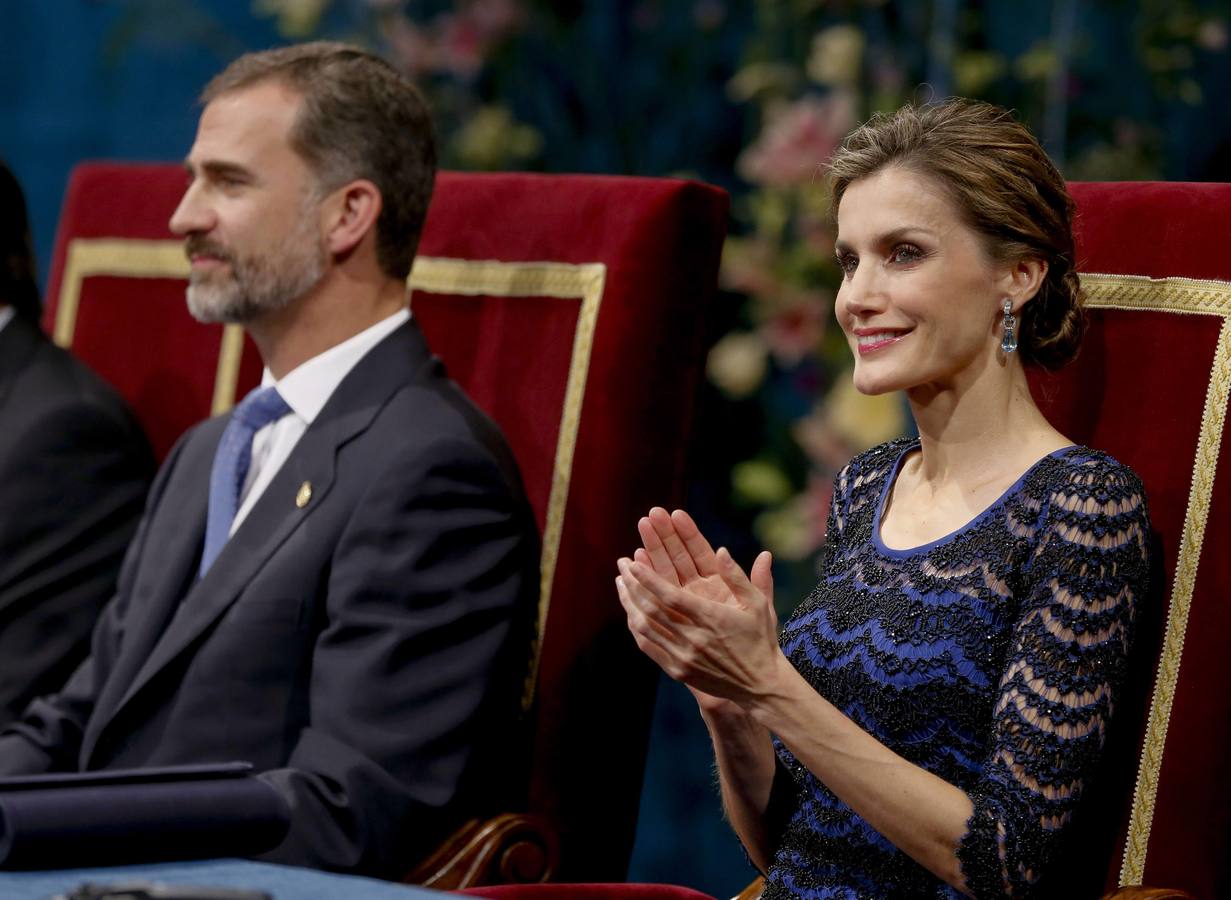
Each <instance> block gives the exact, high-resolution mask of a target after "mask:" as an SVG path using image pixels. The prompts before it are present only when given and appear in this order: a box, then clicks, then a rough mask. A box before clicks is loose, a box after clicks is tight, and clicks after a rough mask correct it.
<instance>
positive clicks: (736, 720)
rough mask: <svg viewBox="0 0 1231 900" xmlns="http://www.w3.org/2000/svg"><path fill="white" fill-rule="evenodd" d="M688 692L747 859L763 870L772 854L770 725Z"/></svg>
mask: <svg viewBox="0 0 1231 900" xmlns="http://www.w3.org/2000/svg"><path fill="white" fill-rule="evenodd" d="M693 693H694V694H697V695H698V696H697V701H698V704H699V705H700V707H701V718H702V719H703V720H704V722H705V727H706V728H708V729H709V733H710V740H712V741H713V743H714V762H715V763H716V764H717V767H718V786H719V790H720V791H721V792H722V808H723V810H725V812H726V814H727V819H728V821H730V823H731V827H732V828H734V829H735V833H736V835H738V836H739V839H740V842H741V843H743V845H744V849H745V850H746V851H747V853H748V858H749V859H750V860H752V864H753V865H754V866H756V867H757V868H758V869H760V870H761V871H762V872H767V871H769V866H770V863H771V862H772V860H773V858H774V829H773V823H771V821H770V819H769V801H770V795H771V793H772V791H773V786H774V776H775V773H776V771H777V765H778V764H777V757H776V755H775V754H774V747H773V744H772V743H771V742H770V737H769V731H768V730H767V729H766V728H765V727H764V726H763V725H761V724H759V723H758V722H757V721H756V720H755V719H753V718H752V717H751V716H749V715H748V714H747V713H746V712H744V710H742V709H741V708H740V707H739V706H738V705H736V704H734V703H730V702H729V701H726V700H722V699H719V698H716V697H711V696H710V695H708V694H705V695H703V694H701V692H699V691H695V690H694V691H693Z"/></svg>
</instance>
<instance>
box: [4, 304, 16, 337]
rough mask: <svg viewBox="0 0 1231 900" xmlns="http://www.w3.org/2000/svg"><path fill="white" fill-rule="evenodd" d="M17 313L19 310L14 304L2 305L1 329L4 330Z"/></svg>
mask: <svg viewBox="0 0 1231 900" xmlns="http://www.w3.org/2000/svg"><path fill="white" fill-rule="evenodd" d="M15 315H17V310H16V309H15V308H13V307H12V306H0V331H4V326H5V325H7V324H9V321H10V320H11V319H12V318H13V316H15Z"/></svg>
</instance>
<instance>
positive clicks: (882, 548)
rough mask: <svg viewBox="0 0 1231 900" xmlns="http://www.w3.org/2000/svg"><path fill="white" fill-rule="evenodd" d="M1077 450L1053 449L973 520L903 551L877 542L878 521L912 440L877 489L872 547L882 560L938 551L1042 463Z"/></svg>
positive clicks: (913, 447)
mask: <svg viewBox="0 0 1231 900" xmlns="http://www.w3.org/2000/svg"><path fill="white" fill-rule="evenodd" d="M1079 446H1080V445H1078V444H1066V445H1065V446H1063V447H1057V448H1056V449H1055V450H1053V451H1051V452H1050V453H1048V454H1046V455H1044V456H1040V457H1039V458H1038V459H1036V460H1035V461H1034V462H1032V463H1031V464H1030V465H1029V466H1027V467H1026V470H1025V471H1024V472H1022V474H1021V475H1019V476H1017V480H1016V481H1014V482H1013V483H1012V484H1011V485H1009V486H1008V487H1007V488H1005V489H1004V490H1003V491H1002V492H1001V494H1000V496H999V497H997V498H996V499H995V500H993V501H992V502H991V503H989V504H988V505H987V506H985V507H984V508H983V509H982V510H980V511H979V512H977V513H975V514H974V516H973V517H972V518H971V519H970V520H969V521H968V522H966V523H965V524H964V525H961V526H960V527H958V528H955V529H953V530H952V531H950V532H949V533H947V534H942V535H941V536H940V537H938V538H936V539H934V540H931V541H928V542H927V543H926V544H918V545H917V546H914V547H904V548H897V547H890V546H888V545H887V544H885V542H884V541H883V540H882V539H881V521H882V520H883V519H884V517H885V503H886V502H887V501H888V498H889V491H890V490H891V489H892V488H893V486H894V484H896V483H897V480H898V475H899V474H900V473H901V471H902V463H903V461H904V460H905V459H906V454H908V453H910V452H911V451H913V450H916V449H918V447H919V439H918V438H916V439H915V440H913V441H910V442H909V443H908V444H907V445H906V446H905V447H903V448H902V450H901V452H899V453H898V458H897V459H896V460H894V463H893V469H892V471H890V473H889V477H888V478H886V479H885V483H884V484H883V485H881V491H880V498H879V499H878V500H877V503H876V518H875V519H874V520H873V522H872V544H873V546H875V547H876V549H877V550H878V551H879V552H880V553H882V554H884V555H886V556H914V555H915V554H917V553H923V552H925V551H928V550H931V549H933V548H935V547H939V546H940V545H941V544H945V543H948V542H949V541H951V540H953V539H954V538H956V537H958V536H959V535H961V534H963V533H965V532H967V531H969V530H970V529H971V528H973V527H974V526H975V525H977V524H978V523H979V522H980V521H982V520H983V519H984V518H985V517H986V516H987V515H988V514H989V513H991V512H992V511H993V510H995V509H997V508H998V507H1000V506H1002V505H1003V504H1004V502H1005V500H1007V499H1008V498H1009V497H1011V496H1012V495H1013V494H1015V493H1016V492H1017V491H1018V490H1020V489H1021V486H1022V483H1023V482H1024V481H1025V480H1026V479H1027V478H1028V477H1030V475H1031V473H1033V472H1034V470H1035V469H1037V468H1038V467H1039V466H1041V465H1042V464H1043V463H1044V462H1046V461H1047V460H1049V459H1053V458H1055V457H1057V456H1059V455H1060V454H1062V453H1068V452H1069V451H1070V450H1076V449H1078V447H1079Z"/></svg>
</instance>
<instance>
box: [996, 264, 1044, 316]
mask: <svg viewBox="0 0 1231 900" xmlns="http://www.w3.org/2000/svg"><path fill="white" fill-rule="evenodd" d="M1046 277H1047V260H1045V259H1041V258H1040V257H1037V256H1027V257H1023V258H1022V259H1019V260H1017V261H1016V262H1013V263H1010V264H1009V265H1008V266H1007V267H1006V268H1005V272H1004V290H1003V296H1005V297H1008V298H1009V300H1010V301H1012V303H1013V312H1014V313H1020V312H1021V310H1022V307H1023V306H1025V305H1026V304H1027V303H1028V302H1029V301H1030V300H1031V299H1033V298H1034V295H1035V294H1037V293H1038V292H1039V288H1041V287H1042V286H1043V279H1045V278H1046Z"/></svg>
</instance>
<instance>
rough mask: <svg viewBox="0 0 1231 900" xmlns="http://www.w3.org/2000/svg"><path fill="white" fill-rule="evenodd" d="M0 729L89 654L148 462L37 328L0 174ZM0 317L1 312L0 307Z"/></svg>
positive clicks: (106, 398)
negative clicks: (2, 317) (0, 317)
mask: <svg viewBox="0 0 1231 900" xmlns="http://www.w3.org/2000/svg"><path fill="white" fill-rule="evenodd" d="M0 219H2V221H0V254H2V263H3V264H2V265H0V303H4V304H8V305H11V306H12V307H13V308H14V309H15V310H16V313H17V314H16V315H15V316H14V317H13V319H12V320H11V321H10V322H9V323H8V324H7V325H6V326H4V327H3V328H0V722H7V721H9V720H11V719H13V718H15V717H16V716H18V715H19V714H20V713H21V711H22V710H23V709H24V708H25V706H26V704H27V703H28V702H29V701H30V700H31V699H33V698H34V697H36V696H38V695H40V694H45V693H48V692H50V691H54V690H56V689H58V688H59V687H60V686H61V685H62V684H63V683H64V680H65V679H66V678H67V677H68V675H69V673H71V672H72V671H73V669H74V668H75V667H76V666H77V664H78V663H79V662H81V660H82V659H83V658H84V657H85V655H86V653H87V651H88V650H89V639H90V631H91V629H92V628H93V627H94V622H95V619H97V617H98V614H99V611H100V610H101V609H102V607H103V604H104V603H105V602H106V601H107V600H108V599H109V598H110V596H111V593H112V591H113V590H114V588H115V582H116V577H117V575H118V573H119V570H120V563H121V562H122V561H123V557H124V550H125V548H126V547H127V546H128V542H129V540H130V539H131V538H132V536H133V533H134V532H135V531H136V528H137V522H138V520H139V519H140V517H141V508H142V503H143V501H144V499H145V493H146V490H147V489H148V488H149V483H150V479H151V478H152V476H153V473H154V458H153V455H152V454H151V452H150V449H149V445H148V444H147V442H146V439H145V435H144V434H143V433H142V432H141V429H140V427H139V426H138V425H137V423H136V420H135V419H134V418H133V416H132V414H131V413H130V412H129V410H128V407H127V406H126V405H125V404H124V401H123V400H122V399H120V396H119V395H118V394H117V393H116V392H115V391H114V390H112V389H111V388H110V387H109V386H107V385H106V384H104V383H103V381H102V380H101V379H100V378H98V377H97V376H96V375H94V373H92V372H91V371H89V369H87V368H86V367H85V366H84V365H82V364H81V363H80V362H78V361H77V360H75V359H74V358H73V357H72V356H70V355H69V354H68V353H66V352H65V351H64V350H61V349H60V348H59V347H56V346H55V345H54V344H52V343H51V341H49V340H48V339H47V338H46V337H45V336H44V335H43V333H42V331H40V330H39V327H38V325H37V324H36V322H37V318H38V313H39V299H38V290H37V287H36V285H35V281H34V275H33V261H32V256H31V253H30V246H29V240H28V236H27V235H28V229H27V223H26V212H25V204H24V202H23V200H22V196H21V192H20V190H19V189H18V186H17V183H16V181H15V180H14V179H13V176H12V175H11V174H10V173H9V171H8V170H7V169H6V168H4V166H3V165H2V164H0ZM0 308H2V307H0Z"/></svg>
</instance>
